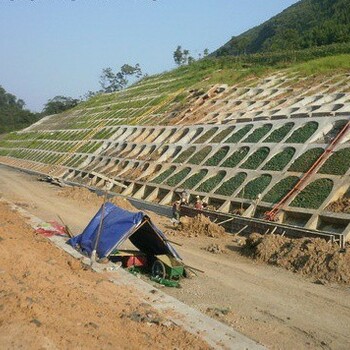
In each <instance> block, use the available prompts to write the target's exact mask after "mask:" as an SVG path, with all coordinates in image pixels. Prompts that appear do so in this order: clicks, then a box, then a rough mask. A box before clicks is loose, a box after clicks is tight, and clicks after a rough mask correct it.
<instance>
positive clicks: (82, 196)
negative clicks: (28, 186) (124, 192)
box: [59, 187, 137, 211]
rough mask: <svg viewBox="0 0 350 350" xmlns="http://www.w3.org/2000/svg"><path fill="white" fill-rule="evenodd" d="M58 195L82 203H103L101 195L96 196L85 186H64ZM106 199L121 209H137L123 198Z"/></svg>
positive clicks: (97, 204) (98, 204)
mask: <svg viewBox="0 0 350 350" xmlns="http://www.w3.org/2000/svg"><path fill="white" fill-rule="evenodd" d="M59 196H61V197H66V198H71V199H74V200H75V201H77V202H79V203H82V204H89V205H95V206H100V205H101V204H102V203H103V197H102V196H98V195H97V194H96V193H94V192H92V191H90V190H89V189H87V188H85V187H65V188H63V189H62V190H61V191H60V192H59ZM108 201H109V202H111V203H113V204H115V205H117V206H118V207H120V208H122V209H125V210H130V211H137V209H136V208H135V207H134V206H133V205H132V204H131V203H130V202H129V201H128V200H127V199H125V198H122V197H113V198H110V199H108Z"/></svg>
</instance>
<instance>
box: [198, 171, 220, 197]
mask: <svg viewBox="0 0 350 350" xmlns="http://www.w3.org/2000/svg"><path fill="white" fill-rule="evenodd" d="M225 176H226V171H219V172H218V173H217V174H216V175H215V176H212V177H211V178H209V179H208V180H206V181H204V182H203V183H202V184H200V185H199V186H198V187H197V188H196V191H198V192H206V193H209V192H210V191H212V190H213V189H214V188H215V187H216V186H217V185H218V184H219V183H220V182H221V181H222V180H223V178H224V177H225Z"/></svg>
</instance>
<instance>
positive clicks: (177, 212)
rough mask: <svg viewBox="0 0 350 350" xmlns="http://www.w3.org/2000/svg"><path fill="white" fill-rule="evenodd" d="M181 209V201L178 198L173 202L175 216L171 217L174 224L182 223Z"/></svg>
mask: <svg viewBox="0 0 350 350" xmlns="http://www.w3.org/2000/svg"><path fill="white" fill-rule="evenodd" d="M180 209H181V202H180V201H179V200H177V201H175V202H174V204H173V217H172V219H171V222H172V223H173V226H177V225H178V224H179V223H180Z"/></svg>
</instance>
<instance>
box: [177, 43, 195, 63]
mask: <svg viewBox="0 0 350 350" xmlns="http://www.w3.org/2000/svg"><path fill="white" fill-rule="evenodd" d="M173 58H174V61H175V63H176V64H177V65H178V66H182V65H185V64H191V63H193V62H194V61H195V59H194V57H192V56H191V55H190V51H189V50H187V49H183V50H182V47H181V46H180V45H178V47H177V48H176V50H175V51H174V52H173Z"/></svg>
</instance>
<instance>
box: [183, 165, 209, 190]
mask: <svg viewBox="0 0 350 350" xmlns="http://www.w3.org/2000/svg"><path fill="white" fill-rule="evenodd" d="M207 174H208V170H205V169H202V170H201V171H199V172H198V173H196V174H194V175H192V176H191V177H189V178H188V179H187V180H186V181H185V182H184V183H183V185H182V187H183V188H185V189H189V190H191V189H192V188H193V187H194V186H196V185H197V184H198V183H199V182H200V181H202V180H203V179H204V178H205V176H206V175H207Z"/></svg>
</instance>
